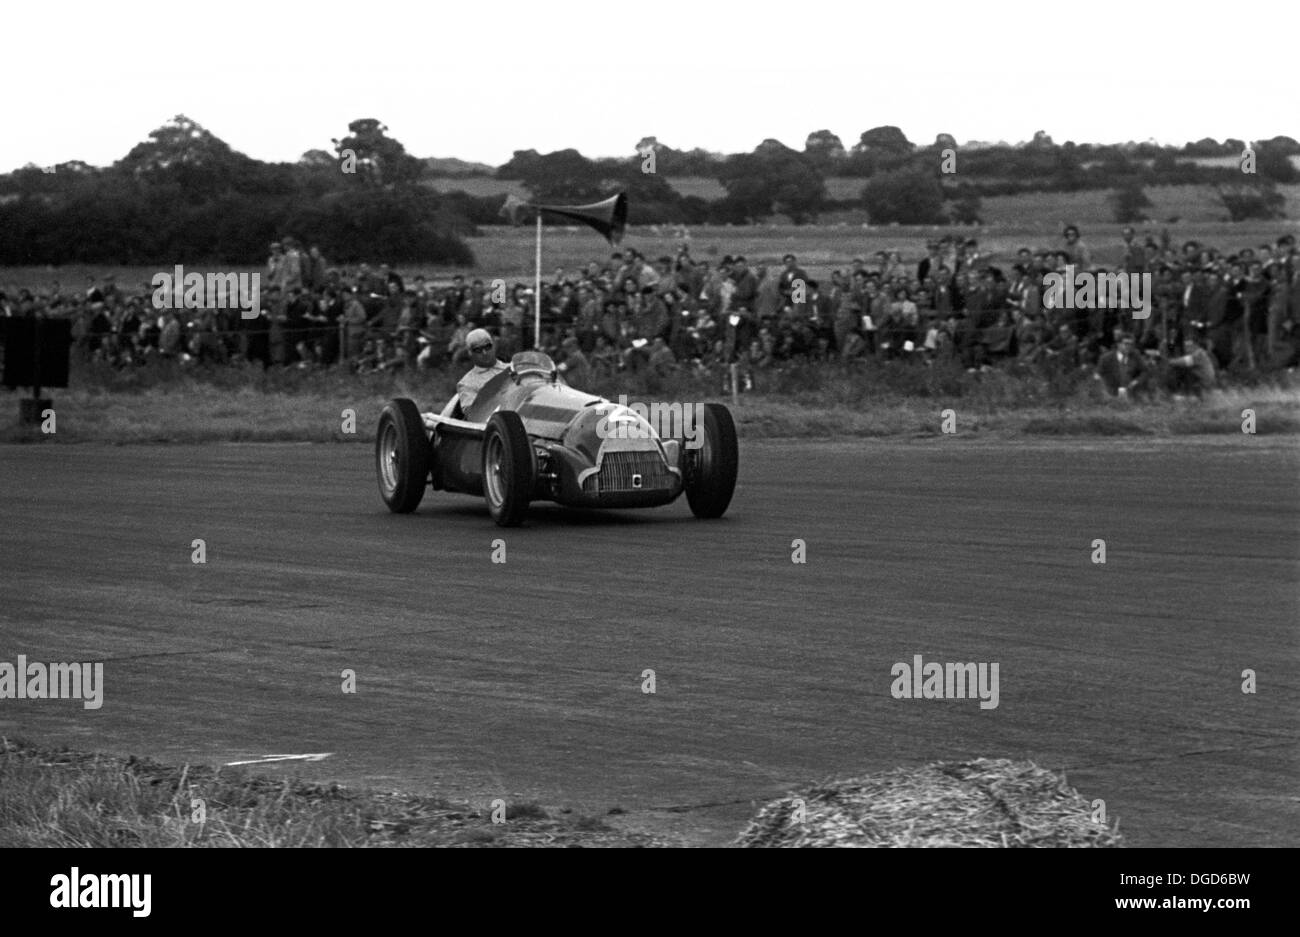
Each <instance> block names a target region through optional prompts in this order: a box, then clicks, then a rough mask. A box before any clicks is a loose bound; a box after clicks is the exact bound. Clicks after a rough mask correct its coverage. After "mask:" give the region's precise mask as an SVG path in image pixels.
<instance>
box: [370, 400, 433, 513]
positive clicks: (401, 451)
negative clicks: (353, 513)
mask: <svg viewBox="0 0 1300 937" xmlns="http://www.w3.org/2000/svg"><path fill="white" fill-rule="evenodd" d="M432 460H433V449H432V447H431V446H430V445H429V437H428V436H427V435H425V432H424V420H423V419H421V417H420V411H419V409H418V408H417V407H416V406H415V404H414V403H413V402H412V401H410V400H408V399H407V398H405V397H396V398H394V399H393V400H391V401H390V402H389V403H388V405H387V406H386V407H384V410H383V412H382V413H381V414H379V429H378V431H377V432H376V433H375V474H376V475H378V476H379V496H380V497H381V498H383V499H384V504H386V505H388V510H390V511H392V512H393V513H394V514H410V513H411V512H412V511H414V510H415V509H416V508H417V507H419V506H420V500H421V499H422V498H423V497H424V490H425V488H426V487H427V486H428V482H429V465H430V463H431V462H432Z"/></svg>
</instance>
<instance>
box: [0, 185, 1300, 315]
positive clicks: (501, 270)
mask: <svg viewBox="0 0 1300 937" xmlns="http://www.w3.org/2000/svg"><path fill="white" fill-rule="evenodd" d="M1018 198H1019V199H1021V200H1024V199H1027V198H1029V197H1028V196H1020V197H1018ZM1043 198H1044V199H1047V198H1048V197H1047V196H1044V197H1043ZM993 201H995V200H990V202H993ZM1153 201H1154V199H1153ZM1054 204H1055V205H1056V210H1057V211H1058V214H1056V215H1053V214H1051V213H1050V212H1051V210H1052V209H1051V208H1050V206H1049V204H1048V203H1047V202H1046V201H1045V202H1044V203H1043V205H1042V206H1041V209H1039V208H1036V209H1034V211H1033V212H1032V213H1031V212H1029V211H1028V210H1027V209H1025V208H1021V207H1018V208H1016V209H1015V211H1016V212H1017V213H1019V214H1024V215H1029V214H1032V215H1033V217H1035V218H1038V219H1040V220H1038V221H1035V222H1010V221H1008V222H1005V223H999V224H988V225H984V226H980V227H969V228H960V227H927V226H898V225H892V226H889V227H871V226H867V225H850V224H848V223H843V224H838V225H804V226H794V225H770V226H747V227H730V226H725V227H724V226H699V227H691V228H689V229H685V230H686V231H687V239H688V241H689V243H690V247H691V254H692V255H693V256H694V257H696V258H697V259H699V260H705V261H709V262H711V263H716V262H717V261H718V260H719V259H721V257H722V255H723V254H737V253H739V254H744V255H745V256H746V257H747V258H748V259H749V261H750V263H751V264H754V263H765V264H769V265H772V264H776V265H779V264H780V261H781V256H782V255H783V254H785V253H787V252H792V253H794V254H796V255H798V257H799V262H800V265H801V266H803V268H804V269H805V270H807V271H808V272H809V274H811V275H812V276H814V277H823V278H825V277H828V276H829V274H830V271H831V270H832V269H834V268H836V267H840V268H843V267H847V266H848V265H849V263H850V262H851V261H852V260H853V259H854V258H855V257H865V256H866V255H868V254H870V253H873V252H875V251H878V250H887V251H888V250H899V251H901V252H902V254H903V258H904V260H919V259H920V257H921V256H923V255H924V253H925V243H926V241H927V240H930V239H932V238H936V237H941V236H943V235H944V234H962V235H965V236H969V237H976V238H978V239H979V241H980V246H981V249H982V250H984V251H985V252H986V253H987V254H988V255H989V256H990V257H991V259H992V262H994V263H1001V264H1002V265H1003V266H1004V267H1009V266H1010V263H1011V262H1012V258H1013V257H1014V255H1015V251H1016V249H1017V248H1020V247H1030V248H1036V247H1049V246H1056V245H1058V244H1060V231H1061V224H1060V223H1059V222H1058V220H1057V219H1060V220H1061V221H1064V220H1074V221H1077V222H1078V223H1079V224H1081V225H1082V227H1083V239H1084V241H1085V242H1086V243H1087V244H1088V245H1089V246H1090V247H1091V248H1092V250H1093V253H1094V256H1095V257H1096V258H1097V260H1098V262H1100V263H1113V262H1115V261H1116V260H1117V259H1118V258H1119V256H1120V247H1121V242H1120V239H1119V228H1120V226H1119V225H1116V224H1113V223H1100V222H1098V223H1096V224H1095V225H1094V226H1090V225H1089V224H1088V223H1087V222H1086V221H1081V220H1079V219H1080V218H1081V217H1083V215H1084V214H1085V212H1084V208H1085V207H1086V204H1087V203H1086V202H1083V201H1080V202H1078V203H1076V204H1074V205H1073V207H1074V209H1077V211H1074V212H1073V213H1072V212H1071V211H1070V210H1067V209H1066V208H1062V207H1061V206H1062V205H1066V206H1067V208H1068V206H1069V204H1070V203H1063V202H1061V201H1060V200H1059V199H1058V200H1057V201H1056V202H1055V203H1054ZM1296 214H1297V216H1300V210H1298V211H1297V212H1296ZM1164 228H1168V231H1169V234H1170V237H1171V238H1172V239H1173V243H1174V244H1175V245H1177V244H1181V243H1182V242H1184V241H1186V240H1191V239H1195V240H1199V241H1201V242H1203V243H1206V244H1209V245H1213V246H1218V247H1220V248H1223V249H1228V250H1233V249H1237V248H1241V247H1247V246H1257V245H1259V244H1261V243H1263V242H1264V241H1271V240H1273V239H1275V238H1277V237H1278V236H1279V235H1281V234H1284V233H1288V232H1289V233H1295V232H1296V231H1297V230H1298V229H1300V224H1297V222H1295V221H1271V222H1263V221H1255V222H1240V223H1231V222H1224V221H1213V220H1207V221H1197V222H1183V223H1179V224H1170V225H1158V224H1153V225H1143V226H1139V228H1138V231H1139V237H1142V236H1143V235H1144V234H1147V233H1150V234H1153V235H1155V236H1157V237H1159V235H1160V232H1161V230H1162V229H1164ZM480 231H481V233H480V235H479V236H477V237H473V238H469V239H468V240H469V245H470V247H471V248H472V249H473V251H474V255H475V258H476V260H477V263H476V265H475V266H473V267H451V266H440V265H435V264H421V263H410V264H395V265H394V266H395V267H397V268H398V269H399V270H400V271H401V272H402V273H403V274H408V275H415V274H424V275H425V276H426V277H432V278H437V279H446V278H449V277H451V276H452V274H455V273H462V274H464V275H465V276H467V277H478V278H481V279H483V280H490V279H492V278H494V277H498V276H500V277H507V278H511V279H519V280H524V279H531V277H532V275H533V244H534V229H533V228H532V227H530V226H521V227H507V226H502V227H484V228H481V229H480ZM677 235H678V230H677V229H675V228H674V226H667V225H666V226H663V227H659V226H653V227H638V226H633V227H630V228H629V229H628V232H627V236H626V238H625V239H624V242H623V243H624V244H625V245H627V246H630V247H635V248H637V249H638V250H640V251H641V252H642V253H644V254H646V255H647V256H649V257H657V256H659V255H661V254H672V253H674V252H675V251H676V249H677V247H678V246H679V245H680V244H681V243H682V239H681V238H680V237H678V236H677ZM609 251H610V248H608V247H607V246H606V245H605V244H604V243H603V242H602V241H601V239H600V238H599V237H597V236H596V235H594V234H593V233H592V232H591V231H590V230H588V229H586V228H578V227H548V228H547V229H546V233H545V237H544V238H543V241H542V271H543V275H544V276H548V277H549V276H550V275H552V274H553V273H554V272H555V268H556V267H563V268H565V269H566V270H569V271H572V270H573V269H574V268H576V267H578V266H580V265H586V264H587V263H588V262H589V261H592V260H603V259H604V258H606V257H607V256H608V255H609ZM366 259H367V260H369V261H370V262H372V263H379V262H382V261H383V260H384V258H382V257H370V258H366ZM184 261H185V258H180V257H178V258H176V259H175V262H176V263H181V262H184ZM185 265H186V267H187V268H188V269H191V270H198V271H206V270H211V269H218V267H217V266H215V265H211V264H209V265H204V264H200V263H189V262H186V263H185ZM170 269H171V267H170V265H166V266H164V265H158V266H152V267H143V266H127V265H105V264H68V265H65V266H62V267H3V268H0V290H4V291H5V292H7V293H10V294H11V295H12V294H13V293H16V292H17V290H18V289H19V288H21V287H27V288H33V289H49V288H51V287H53V286H54V285H55V284H58V285H61V286H62V287H63V288H64V289H73V290H79V289H84V286H85V283H86V278H87V277H95V278H99V277H102V276H104V275H106V274H110V273H111V274H114V275H115V276H116V277H117V280H118V283H119V284H120V285H122V286H124V287H129V286H131V285H133V284H145V283H147V282H148V281H149V279H150V277H152V276H153V275H154V274H155V273H157V272H158V271H160V270H167V271H170ZM219 269H221V270H223V271H241V270H250V271H251V270H254V269H259V268H254V267H249V266H241V265H225V266H220V267H219Z"/></svg>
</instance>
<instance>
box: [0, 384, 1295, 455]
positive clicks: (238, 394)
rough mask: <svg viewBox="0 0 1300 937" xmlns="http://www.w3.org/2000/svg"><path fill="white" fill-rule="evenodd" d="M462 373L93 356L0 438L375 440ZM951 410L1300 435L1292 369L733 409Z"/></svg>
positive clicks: (1182, 431) (879, 427)
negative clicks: (397, 414) (1193, 384)
mask: <svg viewBox="0 0 1300 937" xmlns="http://www.w3.org/2000/svg"><path fill="white" fill-rule="evenodd" d="M457 376H458V375H456V374H451V373H446V372H430V373H410V374H401V373H395V374H394V373H383V374H371V375H362V376H357V375H351V374H346V373H341V372H333V371H293V370H287V371H286V370H280V371H270V372H265V373H264V372H262V370H261V369H260V368H254V367H234V366H231V367H225V368H212V369H190V368H185V369H182V368H178V367H176V366H166V365H163V366H158V367H150V368H147V369H140V370H138V371H128V372H117V371H113V370H111V369H107V368H105V369H98V368H96V367H94V366H90V365H82V366H81V367H80V369H79V373H77V374H75V375H74V379H73V386H72V388H70V389H68V390H63V391H53V392H50V394H51V396H52V397H53V398H54V406H53V409H54V426H53V429H54V432H53V433H48V432H42V429H41V428H40V427H22V426H19V425H18V421H17V415H18V398H19V396H20V395H19V394H18V393H17V392H0V442H32V441H42V440H45V441H50V440H57V441H58V442H108V443H153V442H175V443H199V442H358V441H360V442H371V441H373V439H374V427H375V423H376V421H377V420H378V417H379V412H380V410H381V409H382V407H383V405H384V403H385V402H386V401H387V400H389V399H390V398H392V397H410V398H412V399H414V400H415V401H416V403H417V404H418V405H420V406H421V407H422V408H426V409H438V408H441V405H442V404H443V403H444V402H445V401H446V400H447V399H448V397H449V396H450V395H451V394H452V392H453V391H454V388H455V383H456V377H457ZM590 390H591V391H592V392H593V393H595V394H599V395H601V396H604V397H607V398H609V399H614V400H616V399H618V397H619V395H620V394H626V395H627V397H628V399H629V400H630V401H642V402H647V403H648V402H651V401H657V400H662V401H680V402H683V403H688V402H702V401H709V400H719V401H722V402H726V403H730V398H729V397H728V396H727V395H725V394H724V393H722V388H721V387H720V386H719V384H718V379H717V377H716V376H713V375H708V374H700V373H682V374H678V375H675V376H674V377H673V378H672V379H670V380H664V379H659V378H656V377H654V376H653V375H620V376H619V377H617V378H610V379H606V380H604V381H600V382H598V383H597V384H596V386H594V387H592V388H590ZM948 410H951V411H952V416H953V420H954V428H955V431H956V432H957V433H958V434H959V435H963V436H966V435H970V434H995V435H996V434H1002V435H1011V436H1021V435H1025V436H1181V435H1199V434H1207V433H1208V434H1232V433H1241V432H1242V428H1243V422H1244V421H1245V419H1246V417H1245V415H1244V411H1246V410H1251V411H1253V412H1254V432H1256V433H1258V434H1276V433H1300V385H1297V384H1296V383H1295V382H1294V379H1293V378H1292V377H1291V376H1290V375H1288V374H1286V373H1285V372H1283V373H1282V374H1281V375H1280V376H1278V377H1276V378H1274V379H1273V381H1272V382H1271V383H1266V384H1265V383H1258V384H1255V385H1243V386H1239V387H1234V388H1231V389H1227V390H1219V391H1214V392H1212V393H1210V394H1208V395H1207V396H1206V397H1205V398H1204V399H1203V400H1197V399H1187V400H1177V399H1173V398H1171V397H1169V396H1167V395H1162V396H1160V397H1158V398H1156V399H1149V400H1144V401H1142V402H1136V403H1129V402H1125V401H1119V400H1115V399H1112V398H1109V397H1107V396H1106V395H1105V394H1104V393H1102V391H1101V388H1100V386H1099V385H1098V383H1097V382H1096V381H1093V380H1090V379H1089V380H1076V381H1074V382H1072V383H1069V384H1067V385H1066V386H1060V385H1059V384H1051V383H1049V382H1046V381H1043V380H1041V379H1039V378H1037V377H1035V376H1033V375H1025V374H1012V373H1008V372H1006V371H1001V370H993V371H988V372H982V373H974V374H971V373H967V372H964V371H962V370H961V369H960V368H955V369H953V368H940V367H935V368H909V367H900V368H871V369H860V368H852V367H848V368H846V367H842V366H838V365H823V366H816V367H814V366H800V367H793V368H788V369H784V370H782V371H779V372H763V373H759V374H757V375H756V385H755V389H754V390H753V391H751V392H746V393H743V394H741V395H740V397H739V402H738V403H737V404H736V405H735V406H734V407H733V411H734V414H735V416H736V419H737V422H738V424H739V427H740V433H741V435H742V436H744V437H747V438H761V437H890V436H938V435H941V434H942V429H943V416H944V414H945V412H946V411H948Z"/></svg>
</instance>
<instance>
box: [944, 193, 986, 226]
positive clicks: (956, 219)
mask: <svg viewBox="0 0 1300 937" xmlns="http://www.w3.org/2000/svg"><path fill="white" fill-rule="evenodd" d="M982 210H983V205H982V203H981V202H980V197H979V193H978V192H977V191H976V190H975V187H974V186H968V185H964V186H962V187H961V189H960V191H959V193H958V195H957V198H956V199H954V200H953V203H952V211H951V212H950V213H949V218H950V219H951V220H952V223H953V224H983V223H984V219H983V218H981V217H980V212H981V211H982Z"/></svg>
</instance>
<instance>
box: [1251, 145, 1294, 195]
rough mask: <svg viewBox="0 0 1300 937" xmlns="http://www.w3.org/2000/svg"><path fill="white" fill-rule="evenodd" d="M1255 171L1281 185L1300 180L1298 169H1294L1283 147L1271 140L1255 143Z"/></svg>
mask: <svg viewBox="0 0 1300 937" xmlns="http://www.w3.org/2000/svg"><path fill="white" fill-rule="evenodd" d="M1255 171H1256V172H1257V173H1259V175H1260V176H1262V177H1264V178H1265V179H1271V180H1272V181H1273V182H1279V183H1281V184H1283V185H1287V184H1289V183H1292V182H1295V181H1297V180H1300V171H1297V170H1296V168H1295V164H1294V163H1293V162H1291V157H1290V156H1288V155H1287V153H1286V149H1285V147H1284V146H1281V145H1278V144H1275V143H1271V142H1270V143H1257V144H1255Z"/></svg>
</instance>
